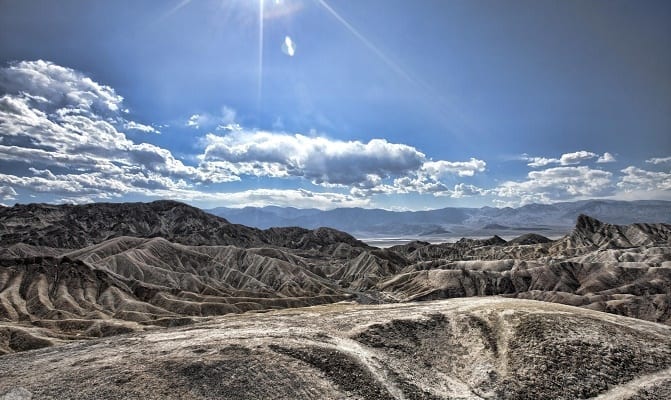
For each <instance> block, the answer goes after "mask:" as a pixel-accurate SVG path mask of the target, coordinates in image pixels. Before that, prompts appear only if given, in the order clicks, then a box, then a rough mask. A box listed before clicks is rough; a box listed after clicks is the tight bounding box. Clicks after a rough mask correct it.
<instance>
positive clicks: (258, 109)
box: [256, 0, 264, 118]
mask: <svg viewBox="0 0 671 400" xmlns="http://www.w3.org/2000/svg"><path fill="white" fill-rule="evenodd" d="M263 3H264V0H259V68H258V73H259V76H258V81H257V92H256V112H257V114H259V115H258V118H260V114H261V95H262V92H263Z"/></svg>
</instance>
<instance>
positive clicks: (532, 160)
mask: <svg viewBox="0 0 671 400" xmlns="http://www.w3.org/2000/svg"><path fill="white" fill-rule="evenodd" d="M524 159H525V161H529V163H528V164H527V165H528V166H530V167H533V168H537V167H545V166H547V165H550V164H559V159H557V158H545V157H525V158H524Z"/></svg>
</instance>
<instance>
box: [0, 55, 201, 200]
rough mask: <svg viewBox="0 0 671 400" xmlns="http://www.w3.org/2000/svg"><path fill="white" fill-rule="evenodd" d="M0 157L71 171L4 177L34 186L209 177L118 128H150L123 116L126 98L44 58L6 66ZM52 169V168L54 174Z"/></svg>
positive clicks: (97, 186)
mask: <svg viewBox="0 0 671 400" xmlns="http://www.w3.org/2000/svg"><path fill="white" fill-rule="evenodd" d="M0 88H1V89H2V91H3V92H5V94H4V95H2V96H1V97H0V137H2V144H1V145H0V155H1V156H2V159H3V160H6V161H13V162H17V163H23V164H28V165H31V166H37V165H42V166H47V167H59V168H62V169H66V170H67V171H68V173H64V174H61V175H56V176H55V177H56V178H57V179H54V176H48V177H47V178H45V177H44V174H41V173H37V171H48V170H46V169H45V170H39V169H36V168H32V169H31V171H32V172H33V173H34V174H36V175H35V176H32V177H30V176H28V177H19V176H13V175H7V174H3V175H2V177H3V181H4V182H5V183H7V182H10V183H11V182H15V185H16V186H21V187H25V188H27V189H30V190H31V191H33V192H35V191H37V192H40V191H47V192H53V191H61V192H64V193H74V192H76V191H81V192H90V193H95V194H98V195H99V196H106V195H107V194H106V193H117V194H119V193H127V192H130V191H134V190H135V188H134V186H133V185H135V184H137V185H140V186H138V188H137V190H139V191H142V190H144V189H143V186H142V185H143V184H146V182H145V181H147V180H152V179H153V180H156V178H148V177H160V179H162V180H164V181H165V180H169V181H170V182H171V183H170V184H167V183H165V182H164V183H165V185H164V186H169V187H176V186H180V185H181V182H184V179H193V180H197V181H207V180H209V178H208V177H207V176H205V174H204V173H203V172H202V171H200V170H198V169H197V168H195V167H191V166H187V165H185V164H183V163H182V162H181V161H180V160H177V159H176V158H175V157H174V156H173V155H172V153H171V152H170V151H168V150H166V149H164V148H161V147H158V146H155V145H153V144H149V143H135V142H133V141H132V140H130V139H129V138H128V137H126V135H125V134H124V133H122V132H120V131H119V130H118V129H119V128H125V129H140V130H144V131H151V129H153V127H151V126H148V125H143V124H140V123H137V122H134V121H129V120H126V119H125V116H123V115H122V113H123V112H124V111H123V104H122V101H123V98H122V97H121V96H119V95H117V94H116V93H115V92H114V89H112V88H110V87H108V86H104V85H100V84H98V83H96V82H94V81H92V80H91V79H90V78H88V77H86V76H84V75H83V74H81V73H79V72H77V71H74V70H72V69H69V68H64V67H60V66H57V65H55V64H53V63H49V62H45V61H24V62H20V63H13V64H10V65H9V66H8V67H6V68H1V69H0ZM49 173H50V172H49Z"/></svg>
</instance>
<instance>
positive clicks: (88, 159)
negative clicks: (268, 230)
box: [0, 61, 486, 207]
mask: <svg viewBox="0 0 671 400" xmlns="http://www.w3.org/2000/svg"><path fill="white" fill-rule="evenodd" d="M0 89H1V91H0V93H2V95H0V157H2V159H3V160H4V161H7V162H12V163H14V164H13V165H22V167H21V168H18V167H17V168H18V169H17V168H14V167H13V169H14V170H16V171H19V170H21V169H23V171H25V172H24V173H22V174H21V173H20V174H19V175H11V174H9V173H2V174H0V184H2V185H3V186H2V187H3V188H5V187H6V188H8V189H3V192H2V195H3V196H7V197H8V196H15V194H13V192H10V189H9V188H11V190H12V191H13V190H14V189H13V188H19V189H21V190H25V192H26V195H31V194H32V193H37V192H41V193H49V194H52V195H53V196H58V197H56V198H59V199H61V200H63V201H65V200H67V199H71V200H69V201H76V202H82V201H84V202H85V201H91V200H95V199H109V198H114V197H119V196H124V195H126V194H129V193H132V194H140V195H144V196H149V197H151V196H165V197H172V198H182V199H196V198H202V199H214V198H216V199H218V200H221V201H224V198H229V199H237V197H235V196H232V195H231V194H230V193H225V195H224V194H222V196H223V197H221V198H220V197H217V195H216V193H219V192H214V190H213V189H206V188H205V185H207V184H210V183H214V184H220V183H224V182H234V181H239V180H241V177H243V176H255V177H268V178H294V179H297V180H300V179H305V180H308V181H310V182H312V183H314V184H316V185H320V186H322V187H323V188H333V189H336V190H335V191H333V192H329V193H330V194H325V193H321V192H319V193H316V192H315V193H314V194H313V192H308V191H300V190H299V191H293V192H292V191H282V192H276V191H270V192H268V191H266V192H263V191H256V192H249V191H247V192H244V193H246V196H247V197H245V201H246V200H247V199H251V198H252V195H254V196H256V195H259V196H260V195H264V196H265V197H263V196H261V197H257V198H256V200H255V201H262V200H263V201H266V202H271V201H278V202H280V200H281V199H285V200H286V199H288V200H286V201H295V202H294V203H288V204H294V205H297V204H300V202H303V203H305V204H307V203H308V202H310V204H311V205H310V206H318V207H321V206H325V204H326V202H330V204H332V205H338V204H345V205H362V204H367V202H368V201H369V200H370V196H373V195H376V194H392V193H410V192H420V193H433V194H436V195H439V193H455V194H456V195H459V196H461V195H468V194H467V192H468V191H467V188H466V187H463V188H461V189H459V190H457V189H455V190H452V189H451V188H449V187H448V186H446V184H445V183H444V181H447V180H450V179H454V178H456V177H471V176H473V175H475V174H477V173H481V172H483V171H485V168H486V163H485V162H484V161H482V160H478V159H475V158H471V159H470V160H467V161H447V160H431V159H430V158H428V157H426V155H425V154H423V153H422V152H421V151H419V150H418V149H416V148H414V147H412V146H408V145H405V144H401V143H390V142H388V141H386V140H384V139H372V140H369V141H367V142H363V141H342V140H333V139H329V138H326V137H320V136H317V135H316V134H315V135H313V136H306V135H300V134H295V135H290V134H286V133H271V132H249V131H244V130H242V128H241V127H240V125H239V124H238V123H237V122H236V120H237V113H236V111H235V110H234V109H232V108H230V107H226V106H224V107H222V108H221V110H220V112H219V113H218V114H216V115H213V114H193V115H192V116H191V117H190V118H189V120H188V121H187V123H186V124H187V125H188V126H192V127H194V128H195V127H199V128H203V127H206V126H207V127H211V128H213V129H214V130H215V131H216V130H219V131H226V134H224V135H215V134H208V135H206V136H205V137H204V138H203V139H202V142H201V145H202V146H203V153H202V154H201V155H200V156H196V157H194V158H195V159H197V160H198V161H197V162H198V164H197V165H187V164H185V163H184V162H182V161H181V160H179V159H177V158H176V157H175V156H174V155H173V154H172V153H171V151H169V150H168V149H165V148H162V147H160V146H156V145H154V144H150V143H143V142H136V141H134V140H132V139H130V138H129V137H127V136H126V134H125V133H124V130H126V131H127V130H138V131H141V132H146V133H160V132H159V131H158V130H157V129H156V128H155V127H154V126H158V125H147V124H142V123H140V122H137V121H133V120H131V119H129V118H128V115H129V112H128V110H126V109H125V108H124V105H123V97H122V96H120V95H118V94H117V93H116V92H115V91H114V89H113V88H111V87H109V86H105V85H102V84H99V83H97V82H95V81H93V80H92V79H91V78H89V77H87V76H86V75H84V74H82V73H80V72H78V71H75V70H73V69H70V68H66V67H62V66H59V65H55V64H53V63H50V62H46V61H24V62H18V63H11V64H9V65H8V66H7V67H5V68H0ZM259 190H260V189H259ZM338 191H339V192H340V193H338ZM222 193H223V192H222ZM473 193H475V192H473ZM279 194H282V196H284V197H282V198H281V199H280V198H279V197H278V198H274V197H273V196H276V195H277V196H279ZM271 195H272V196H271ZM179 196H182V197H179ZM198 196H201V197H198ZM212 196H214V197H212ZM285 200H281V201H285ZM296 202H299V203H296ZM246 204H251V203H249V202H248V203H246Z"/></svg>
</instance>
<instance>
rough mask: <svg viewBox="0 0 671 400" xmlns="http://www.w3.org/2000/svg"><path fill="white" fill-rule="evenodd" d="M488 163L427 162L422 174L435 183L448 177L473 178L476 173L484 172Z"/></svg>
mask: <svg viewBox="0 0 671 400" xmlns="http://www.w3.org/2000/svg"><path fill="white" fill-rule="evenodd" d="M486 166H487V163H486V162H484V161H483V160H478V159H475V158H471V159H470V160H468V161H443V160H440V161H427V162H425V163H424V164H423V165H422V168H421V170H422V173H424V174H426V175H427V176H429V177H430V178H431V179H433V180H435V181H439V180H440V179H441V178H442V177H445V176H446V175H458V176H473V175H475V173H476V172H484V170H485V167H486Z"/></svg>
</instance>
